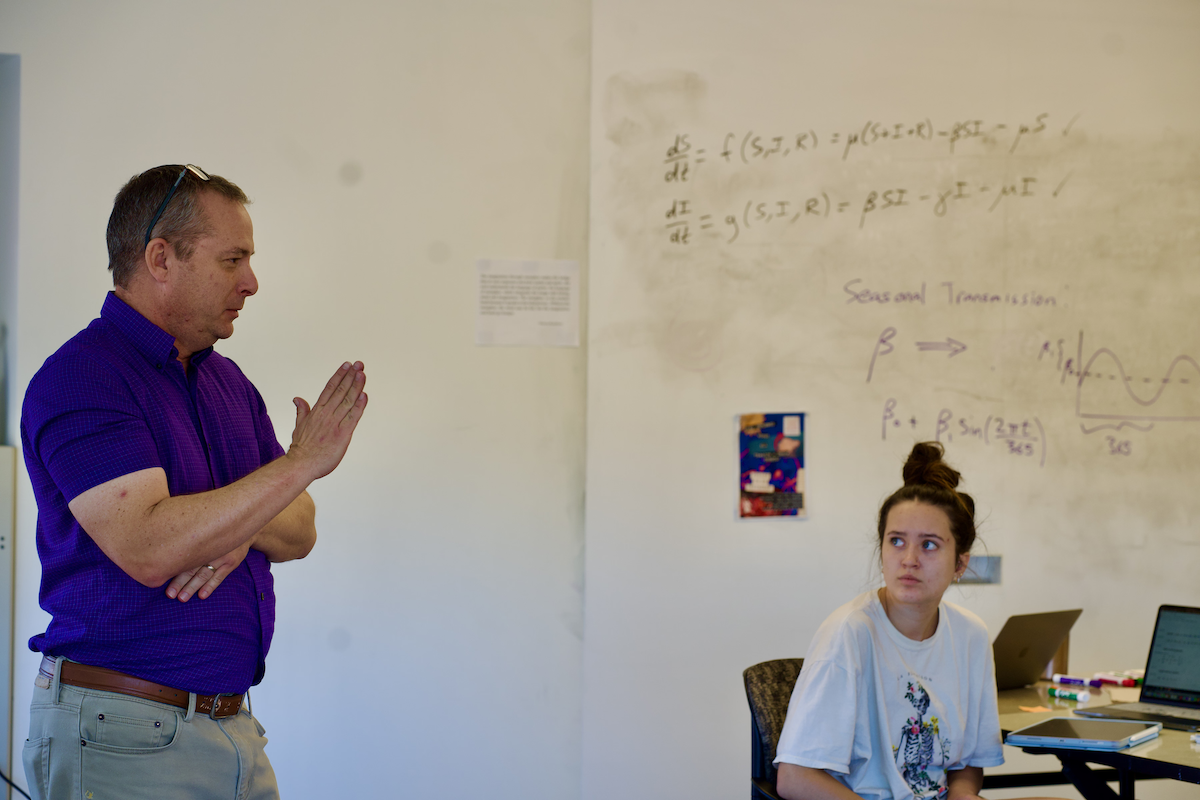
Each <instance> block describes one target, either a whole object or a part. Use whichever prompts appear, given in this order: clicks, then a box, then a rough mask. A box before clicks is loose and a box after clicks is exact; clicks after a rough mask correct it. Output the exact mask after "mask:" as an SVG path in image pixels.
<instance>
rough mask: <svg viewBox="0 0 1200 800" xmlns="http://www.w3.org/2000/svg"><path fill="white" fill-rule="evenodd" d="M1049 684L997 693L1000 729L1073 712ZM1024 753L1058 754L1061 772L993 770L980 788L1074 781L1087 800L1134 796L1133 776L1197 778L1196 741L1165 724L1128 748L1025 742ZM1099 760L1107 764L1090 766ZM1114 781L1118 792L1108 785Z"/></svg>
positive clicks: (1095, 702)
mask: <svg viewBox="0 0 1200 800" xmlns="http://www.w3.org/2000/svg"><path fill="white" fill-rule="evenodd" d="M1051 685H1052V684H1050V683H1045V682H1040V683H1038V684H1037V685H1035V686H1031V687H1027V688H1024V689H1010V690H1007V691H1003V692H1000V698H999V699H1000V729H1001V730H1002V731H1004V733H1006V734H1007V733H1008V732H1010V731H1014V730H1017V729H1018V728H1024V727H1025V726H1027V725H1033V724H1034V723H1035V722H1041V721H1042V720H1044V719H1049V718H1051V717H1069V716H1072V713H1071V710H1072V709H1073V708H1074V707H1075V706H1076V703H1074V702H1072V701H1063V700H1059V699H1057V698H1052V697H1050V696H1049V695H1048V694H1047V693H1046V690H1047V688H1049V687H1050V686H1051ZM1110 702H1112V700H1111V698H1110V697H1109V695H1108V693H1107V692H1105V691H1100V692H1096V693H1094V694H1093V696H1092V699H1091V700H1090V701H1089V702H1088V703H1087V705H1088V706H1089V707H1093V708H1094V707H1096V706H1102V705H1107V704H1109V703H1110ZM1038 706H1045V707H1049V708H1051V709H1052V710H1051V711H1040V712H1030V711H1024V710H1022V707H1026V708H1029V707H1038ZM1021 749H1022V750H1024V751H1025V752H1027V753H1034V754H1043V753H1045V754H1050V755H1054V756H1057V757H1058V760H1059V762H1060V763H1061V764H1062V771H1061V772H1042V773H1032V774H1026V775H993V776H988V777H985V778H984V781H985V782H984V788H1006V787H1009V786H1053V785H1062V784H1067V783H1070V784H1073V785H1074V786H1075V788H1076V789H1078V790H1079V793H1080V794H1081V795H1083V796H1084V797H1085V798H1087V799H1088V800H1117V799H1118V798H1119V800H1134V792H1133V788H1134V781H1135V779H1138V778H1172V779H1174V780H1178V781H1187V782H1189V783H1200V745H1198V744H1193V743H1192V741H1191V738H1190V735H1189V734H1187V733H1185V732H1183V731H1176V730H1169V729H1167V728H1164V729H1163V731H1162V733H1160V734H1159V736H1158V738H1156V739H1152V740H1151V741H1149V742H1146V743H1145V744H1140V745H1137V746H1136V747H1131V748H1128V749H1126V750H1117V751H1103V750H1071V749H1067V748H1053V747H1024V748H1021ZM1091 764H1099V765H1102V766H1103V767H1105V769H1093V768H1092V767H1091V766H1089V765H1091ZM1109 781H1117V782H1118V784H1119V787H1120V793H1119V794H1118V793H1116V792H1114V791H1113V790H1112V789H1111V788H1109V786H1108V782H1109Z"/></svg>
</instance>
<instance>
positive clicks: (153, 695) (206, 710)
mask: <svg viewBox="0 0 1200 800" xmlns="http://www.w3.org/2000/svg"><path fill="white" fill-rule="evenodd" d="M58 669H59V681H60V682H61V683H65V684H67V685H68V686H78V687H79V688H80V689H99V690H100V691H102V692H116V693H117V694H127V695H130V696H132V697H140V698H142V699H144V700H153V701H155V702H156V703H166V704H167V705H169V706H175V707H176V708H183V709H186V708H187V707H188V692H184V691H181V690H179V689H172V688H171V687H169V686H163V685H161V684H158V683H154V682H152V681H144V680H142V679H141V678H135V677H133V676H132V675H126V674H125V673H123V672H117V671H116V670H113V669H105V668H104V667H92V666H88V665H87V664H77V663H76V662H74V661H67V660H66V659H62V660H60V661H59V664H58ZM242 697H243V695H240V694H213V695H208V694H198V695H196V713H198V714H205V715H207V716H209V717H212V718H213V719H224V718H225V717H232V716H233V715H234V714H236V713H238V711H240V710H241V709H242Z"/></svg>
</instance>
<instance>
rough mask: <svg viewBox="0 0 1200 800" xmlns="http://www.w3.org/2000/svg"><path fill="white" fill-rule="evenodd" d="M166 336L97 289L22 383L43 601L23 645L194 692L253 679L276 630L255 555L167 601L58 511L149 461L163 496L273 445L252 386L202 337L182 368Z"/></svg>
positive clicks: (247, 469) (269, 589)
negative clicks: (65, 337) (96, 312)
mask: <svg viewBox="0 0 1200 800" xmlns="http://www.w3.org/2000/svg"><path fill="white" fill-rule="evenodd" d="M178 355H179V353H178V351H177V350H176V349H175V339H174V337H173V336H171V335H170V334H169V333H167V332H166V331H164V330H162V329H161V328H159V327H158V326H156V325H154V324H153V323H151V322H150V321H149V320H147V319H146V318H145V317H143V316H142V315H141V314H139V313H138V312H137V311H134V310H133V309H132V308H131V307H130V306H128V305H126V304H125V303H124V302H123V301H121V300H120V299H119V298H118V297H117V296H116V295H115V294H112V293H109V295H108V297H107V298H106V299H105V301H104V307H103V308H102V309H101V312H100V318H99V319H97V320H93V321H92V323H91V324H90V325H89V326H88V327H87V328H85V329H84V330H82V331H80V332H79V333H78V334H77V335H76V336H75V337H74V338H72V339H71V340H70V341H68V342H67V343H66V344H64V345H63V346H62V347H61V348H60V349H59V350H58V352H56V353H55V354H54V355H52V356H50V358H48V359H46V363H45V364H43V365H42V368H41V369H40V370H39V371H38V373H37V374H36V375H35V376H34V377H33V380H32V381H30V383H29V389H28V391H27V392H26V394H25V405H24V408H23V409H22V414H21V444H22V447H23V449H24V452H25V464H26V466H27V467H28V469H29V477H30V478H31V479H32V481H33V492H34V496H35V497H36V498H37V504H38V522H37V549H38V555H39V556H40V557H41V561H42V586H41V592H40V595H39V598H40V602H41V606H42V608H44V609H45V610H46V611H48V612H50V614H51V615H53V619H52V620H51V621H50V626H49V628H47V629H46V632H45V633H42V634H39V635H37V636H34V637H33V638H32V639H30V640H29V648H30V649H31V650H35V651H39V652H42V653H47V654H49V655H54V656H66V657H67V658H69V659H71V660H72V661H79V662H81V663H84V664H91V665H93V666H98V667H108V668H109V669H115V670H118V671H120V672H124V673H126V674H129V675H135V676H137V677H139V678H144V679H146V680H151V681H155V682H157V683H161V684H165V685H167V686H171V687H174V688H176V689H183V690H185V691H191V692H196V693H198V694H215V693H218V692H222V693H223V692H235V693H241V692H245V691H246V690H247V689H248V688H249V687H250V686H251V684H256V683H258V682H259V681H260V680H262V676H263V672H264V670H265V662H264V659H265V657H266V654H267V650H268V649H269V648H270V645H271V636H272V634H273V633H274V631H275V593H274V590H273V585H274V582H273V580H272V577H271V570H270V567H269V565H268V562H267V558H266V556H265V555H264V554H263V553H261V552H259V551H258V550H250V552H249V554H248V555H247V556H246V559H245V560H244V561H243V562H242V563H241V564H240V565H239V566H238V568H237V569H235V570H234V571H233V572H232V573H230V575H229V576H228V577H226V578H225V581H224V582H223V583H222V584H221V585H220V586H219V587H217V590H216V591H215V592H213V593H212V595H211V596H210V597H208V598H207V599H205V600H201V599H200V598H199V597H193V598H192V599H191V600H189V601H188V602H187V603H181V602H179V601H178V600H171V599H170V598H168V597H167V595H166V586H165V585H164V586H162V587H160V588H157V589H151V588H148V587H146V586H143V585H141V584H140V583H138V582H137V581H135V580H134V579H133V578H131V577H129V576H128V575H126V574H125V572H124V571H122V570H121V568H120V567H118V566H117V565H116V564H115V563H113V562H112V561H111V560H110V559H109V558H108V557H107V556H106V555H104V553H103V552H101V550H100V548H99V547H97V546H96V543H95V542H94V541H92V538H91V537H90V536H89V535H88V534H87V532H86V531H84V530H83V528H82V527H80V525H79V523H78V522H76V520H75V518H74V517H73V516H72V515H71V511H70V509H69V508H68V507H67V504H68V503H69V502H70V501H71V500H73V499H75V498H76V497H77V496H79V495H80V494H82V493H83V492H85V491H87V490H88V489H91V488H93V487H95V486H99V485H100V484H102V483H106V482H108V481H110V480H112V479H114V478H119V477H121V476H122V475H128V474H129V473H131V472H137V471H138V470H143V469H148V468H151V467H161V468H162V469H163V470H164V471H165V472H166V475H167V485H168V487H169V488H170V492H171V495H172V496H177V495H185V494H195V493H197V492H206V491H209V490H212V489H216V488H219V487H221V486H225V485H227V484H230V483H233V482H234V481H236V480H239V479H240V478H243V477H245V476H246V475H248V474H249V473H251V472H253V471H254V470H256V469H258V468H259V467H261V466H262V465H264V464H266V463H268V462H270V461H273V460H275V459H276V458H278V457H279V456H281V455H283V452H284V451H283V448H281V447H280V446H279V442H278V441H277V440H276V438H275V431H274V428H273V427H272V426H271V420H270V419H269V418H268V417H267V410H266V406H265V405H264V404H263V400H262V397H261V396H260V395H259V393H258V390H256V389H255V388H254V385H253V384H251V383H250V381H249V380H248V379H247V378H246V376H245V375H243V374H242V371H241V370H240V369H238V367H237V365H236V364H234V363H233V362H232V361H230V360H229V359H227V358H224V357H223V356H220V355H218V354H217V353H215V352H213V350H212V348H209V349H207V350H204V351H201V352H199V353H195V354H194V355H193V356H192V357H191V359H190V361H191V367H190V368H189V369H188V372H187V374H186V375H185V374H184V370H183V365H182V364H180V363H179V361H178V360H177V357H178Z"/></svg>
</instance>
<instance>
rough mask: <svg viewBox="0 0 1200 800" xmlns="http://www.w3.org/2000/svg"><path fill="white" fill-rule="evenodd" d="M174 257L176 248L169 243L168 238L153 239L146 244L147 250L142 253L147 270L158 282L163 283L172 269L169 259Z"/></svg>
mask: <svg viewBox="0 0 1200 800" xmlns="http://www.w3.org/2000/svg"><path fill="white" fill-rule="evenodd" d="M174 257H175V250H174V248H172V247H171V245H169V244H167V240H166V239H151V240H150V244H148V245H146V252H145V253H143V254H142V260H143V261H144V262H145V264H146V272H147V273H148V274H149V275H150V277H151V278H153V279H154V281H155V282H156V283H163V282H165V281H166V280H167V273H168V271H169V270H170V265H169V264H168V260H172V261H173V260H174Z"/></svg>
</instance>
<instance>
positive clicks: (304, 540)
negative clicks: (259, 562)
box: [250, 492, 317, 562]
mask: <svg viewBox="0 0 1200 800" xmlns="http://www.w3.org/2000/svg"><path fill="white" fill-rule="evenodd" d="M315 520H316V506H314V505H313V501H312V498H311V497H310V496H309V494H308V492H301V493H300V496H299V497H297V498H296V499H295V500H293V501H292V502H291V503H290V504H289V505H288V507H287V508H285V509H284V510H283V511H281V512H279V513H278V514H276V515H275V518H274V519H272V520H271V521H270V522H268V523H267V524H266V525H265V526H263V528H262V529H261V530H259V532H258V533H257V534H255V536H254V539H253V541H251V542H250V546H251V547H252V548H254V549H255V550H258V551H260V552H262V553H264V554H266V556H267V559H268V560H270V561H274V562H279V561H291V560H293V559H297V558H304V557H305V556H307V555H308V554H309V553H310V552H311V551H312V549H313V545H315V544H316V543H317V526H316V521H315Z"/></svg>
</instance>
